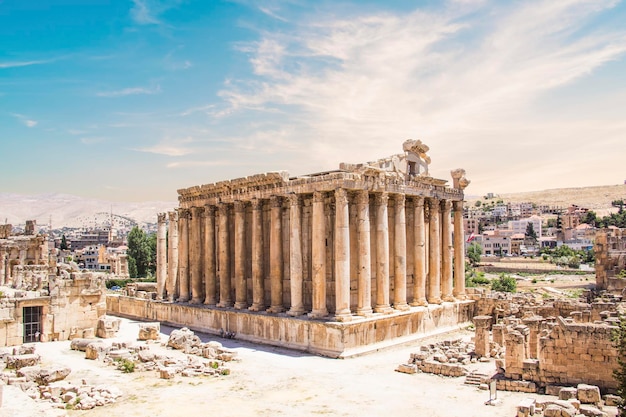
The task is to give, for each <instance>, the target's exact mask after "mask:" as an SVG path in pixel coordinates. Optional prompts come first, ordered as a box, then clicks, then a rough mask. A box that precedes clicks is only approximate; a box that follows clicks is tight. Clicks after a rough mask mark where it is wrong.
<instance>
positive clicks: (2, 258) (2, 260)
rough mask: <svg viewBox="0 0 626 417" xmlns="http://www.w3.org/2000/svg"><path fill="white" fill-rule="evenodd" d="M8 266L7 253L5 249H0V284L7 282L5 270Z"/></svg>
mask: <svg viewBox="0 0 626 417" xmlns="http://www.w3.org/2000/svg"><path fill="white" fill-rule="evenodd" d="M5 268H6V255H5V254H4V250H2V249H0V285H4V284H5V275H4V274H5V271H4V269H5Z"/></svg>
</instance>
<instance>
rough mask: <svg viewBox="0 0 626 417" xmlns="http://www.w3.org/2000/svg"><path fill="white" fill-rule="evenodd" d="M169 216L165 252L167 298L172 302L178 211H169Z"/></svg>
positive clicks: (176, 263)
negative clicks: (167, 260) (166, 260)
mask: <svg viewBox="0 0 626 417" xmlns="http://www.w3.org/2000/svg"><path fill="white" fill-rule="evenodd" d="M168 215H169V218H170V224H169V230H168V236H167V238H168V242H169V247H168V248H167V254H168V258H169V262H168V267H169V270H168V273H167V285H166V288H165V289H166V291H167V300H168V301H170V302H172V301H174V299H175V297H176V295H177V294H176V285H177V278H178V213H177V212H176V211H170V212H169V213H168Z"/></svg>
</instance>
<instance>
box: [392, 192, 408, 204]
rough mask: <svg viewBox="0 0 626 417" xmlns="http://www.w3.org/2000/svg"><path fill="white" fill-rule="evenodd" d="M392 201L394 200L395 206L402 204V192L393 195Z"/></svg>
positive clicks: (404, 198)
mask: <svg viewBox="0 0 626 417" xmlns="http://www.w3.org/2000/svg"><path fill="white" fill-rule="evenodd" d="M394 201H395V202H396V206H404V203H405V201H406V196H405V195H404V194H396V195H395V196H394Z"/></svg>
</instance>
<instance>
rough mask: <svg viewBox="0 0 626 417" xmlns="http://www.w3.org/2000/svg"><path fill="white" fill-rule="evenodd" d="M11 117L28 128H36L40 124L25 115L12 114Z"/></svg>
mask: <svg viewBox="0 0 626 417" xmlns="http://www.w3.org/2000/svg"><path fill="white" fill-rule="evenodd" d="M11 116H13V117H15V118H16V119H17V120H19V121H20V122H21V123H22V124H23V125H24V126H26V127H35V126H37V124H38V123H39V122H37V121H36V120H34V119H32V118H31V117H28V116H25V115H23V114H19V113H11Z"/></svg>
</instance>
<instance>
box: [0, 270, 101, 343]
mask: <svg viewBox="0 0 626 417" xmlns="http://www.w3.org/2000/svg"><path fill="white" fill-rule="evenodd" d="M105 293H106V288H105V284H104V277H103V275H102V274H96V273H72V274H71V276H70V277H69V278H61V277H59V276H55V275H52V276H50V278H49V281H48V284H47V285H46V288H43V289H42V290H41V291H24V290H13V289H6V293H4V294H3V296H2V297H1V298H0V346H15V345H20V344H22V343H23V341H24V318H23V312H24V308H25V307H41V332H40V340H41V341H42V342H45V341H52V340H68V339H70V338H73V337H77V336H78V337H82V336H83V335H84V333H83V332H85V331H86V332H87V333H86V334H93V332H95V329H96V326H97V322H98V318H99V317H100V316H102V315H104V314H105V312H106V299H105Z"/></svg>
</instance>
